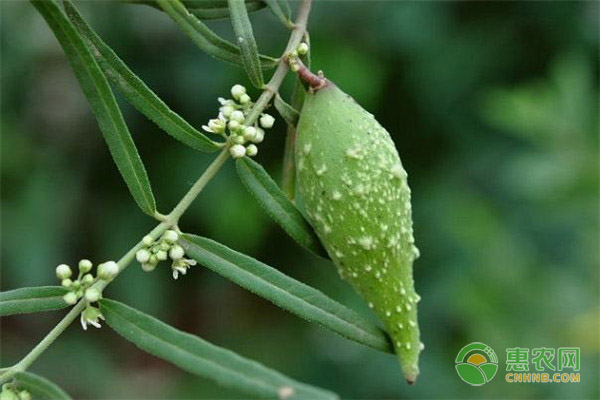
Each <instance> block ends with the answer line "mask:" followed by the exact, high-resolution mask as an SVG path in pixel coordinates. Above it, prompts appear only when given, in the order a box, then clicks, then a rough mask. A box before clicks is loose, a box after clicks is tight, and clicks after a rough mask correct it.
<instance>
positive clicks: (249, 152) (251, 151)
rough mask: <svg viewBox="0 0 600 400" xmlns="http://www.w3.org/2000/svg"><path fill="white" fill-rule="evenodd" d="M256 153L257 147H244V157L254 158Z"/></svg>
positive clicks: (252, 145)
mask: <svg viewBox="0 0 600 400" xmlns="http://www.w3.org/2000/svg"><path fill="white" fill-rule="evenodd" d="M257 153H258V147H256V145H254V144H251V145H248V147H246V155H247V156H250V157H254V156H255V155H256V154H257Z"/></svg>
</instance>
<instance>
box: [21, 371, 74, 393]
mask: <svg viewBox="0 0 600 400" xmlns="http://www.w3.org/2000/svg"><path fill="white" fill-rule="evenodd" d="M15 379H16V381H17V386H18V387H19V389H25V390H27V391H28V392H29V393H31V394H32V395H33V397H34V398H42V399H49V400H70V399H71V396H69V395H68V394H67V393H65V391H64V390H62V389H61V388H60V387H58V386H57V385H56V384H55V383H53V382H50V381H49V380H48V379H46V378H43V377H41V376H39V375H36V374H33V373H31V372H17V373H16V374H15Z"/></svg>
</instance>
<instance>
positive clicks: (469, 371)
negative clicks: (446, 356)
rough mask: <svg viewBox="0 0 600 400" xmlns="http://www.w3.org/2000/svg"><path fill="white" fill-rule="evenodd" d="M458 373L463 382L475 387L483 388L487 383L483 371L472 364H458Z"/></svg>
mask: <svg viewBox="0 0 600 400" xmlns="http://www.w3.org/2000/svg"><path fill="white" fill-rule="evenodd" d="M456 372H458V375H459V376H460V377H461V378H462V380H463V381H465V382H467V383H468V384H470V385H473V386H481V385H483V384H484V383H485V382H486V379H485V378H486V376H485V374H484V373H483V371H482V370H481V369H480V368H479V367H477V366H475V365H473V364H470V363H462V364H456Z"/></svg>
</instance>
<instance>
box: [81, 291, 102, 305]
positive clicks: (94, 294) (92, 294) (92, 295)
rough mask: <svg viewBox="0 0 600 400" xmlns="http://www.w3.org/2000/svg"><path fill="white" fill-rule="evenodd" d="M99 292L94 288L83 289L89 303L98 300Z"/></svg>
mask: <svg viewBox="0 0 600 400" xmlns="http://www.w3.org/2000/svg"><path fill="white" fill-rule="evenodd" d="M100 296H101V293H100V291H99V290H98V289H96V288H89V289H87V290H86V291H85V299H86V300H87V301H89V302H90V303H95V302H96V301H98V300H100Z"/></svg>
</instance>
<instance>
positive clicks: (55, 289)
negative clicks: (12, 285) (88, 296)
mask: <svg viewBox="0 0 600 400" xmlns="http://www.w3.org/2000/svg"><path fill="white" fill-rule="evenodd" d="M66 293H67V289H65V288H62V287H60V286H38V287H26V288H20V289H15V290H9V291H6V292H0V316H6V315H14V314H27V313H34V312H40V311H50V310H60V309H61V308H66V307H68V306H69V305H68V304H67V303H65V301H64V300H63V298H62V297H63V296H64V295H65V294H66Z"/></svg>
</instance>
